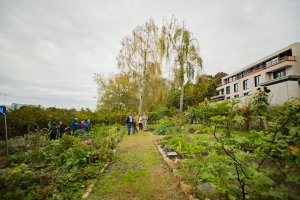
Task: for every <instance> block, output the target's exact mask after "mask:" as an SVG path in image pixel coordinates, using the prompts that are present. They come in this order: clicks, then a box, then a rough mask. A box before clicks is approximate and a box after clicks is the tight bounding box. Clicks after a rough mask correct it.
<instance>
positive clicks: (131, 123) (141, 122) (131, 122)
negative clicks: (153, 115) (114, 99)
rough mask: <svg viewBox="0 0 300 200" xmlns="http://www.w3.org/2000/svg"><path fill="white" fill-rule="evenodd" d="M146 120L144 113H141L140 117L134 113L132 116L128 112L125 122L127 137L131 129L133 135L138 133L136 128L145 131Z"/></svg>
mask: <svg viewBox="0 0 300 200" xmlns="http://www.w3.org/2000/svg"><path fill="white" fill-rule="evenodd" d="M147 120H148V115H147V113H146V112H143V114H142V115H138V114H137V113H136V112H135V113H134V114H133V115H132V114H131V112H129V113H128V115H127V117H126V121H125V122H126V126H127V133H128V135H130V133H131V129H132V133H133V134H135V132H138V129H137V127H138V128H139V130H140V131H146V130H147Z"/></svg>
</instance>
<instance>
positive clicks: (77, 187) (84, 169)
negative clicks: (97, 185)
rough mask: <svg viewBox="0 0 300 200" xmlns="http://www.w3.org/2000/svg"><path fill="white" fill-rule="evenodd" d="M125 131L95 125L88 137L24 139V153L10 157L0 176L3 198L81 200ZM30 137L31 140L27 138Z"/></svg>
mask: <svg viewBox="0 0 300 200" xmlns="http://www.w3.org/2000/svg"><path fill="white" fill-rule="evenodd" d="M123 133H124V130H122V131H119V132H115V130H114V127H108V126H95V127H94V128H93V129H92V130H91V131H90V132H89V133H88V134H87V135H85V136H81V137H75V136H70V135H64V136H63V137H62V138H61V139H59V140H54V141H53V140H51V141H50V140H49V139H48V136H45V135H43V134H31V135H29V136H25V137H24V138H23V139H24V141H25V140H27V141H30V142H29V143H28V145H26V146H24V147H23V151H21V152H17V153H15V154H13V155H10V156H9V157H8V159H7V160H6V162H5V165H6V167H7V171H5V172H4V174H1V175H0V176H1V177H0V186H1V191H0V198H1V199H79V198H80V197H81V196H82V194H83V193H84V191H85V189H86V187H87V186H88V180H90V179H93V178H96V177H97V175H98V174H99V172H100V170H101V168H103V166H104V164H105V163H106V162H107V161H108V160H110V159H111V158H112V156H113V149H114V148H115V147H116V145H117V143H118V142H119V141H120V139H121V136H122V134H123ZM28 138H29V139H28ZM17 140H21V138H17Z"/></svg>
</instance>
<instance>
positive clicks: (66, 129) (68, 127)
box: [65, 126, 71, 135]
mask: <svg viewBox="0 0 300 200" xmlns="http://www.w3.org/2000/svg"><path fill="white" fill-rule="evenodd" d="M65 133H66V134H67V135H70V134H71V127H70V126H67V127H66V128H65Z"/></svg>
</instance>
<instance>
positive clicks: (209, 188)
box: [197, 182, 215, 196]
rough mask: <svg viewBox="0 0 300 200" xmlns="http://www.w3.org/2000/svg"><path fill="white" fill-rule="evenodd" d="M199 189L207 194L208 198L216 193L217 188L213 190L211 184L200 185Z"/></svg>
mask: <svg viewBox="0 0 300 200" xmlns="http://www.w3.org/2000/svg"><path fill="white" fill-rule="evenodd" d="M197 189H198V190H199V191H200V192H202V193H203V194H205V195H206V196H209V194H211V193H213V192H214V191H215V188H213V187H212V186H211V185H210V183H209V182H206V183H202V184H199V185H198V186H197Z"/></svg>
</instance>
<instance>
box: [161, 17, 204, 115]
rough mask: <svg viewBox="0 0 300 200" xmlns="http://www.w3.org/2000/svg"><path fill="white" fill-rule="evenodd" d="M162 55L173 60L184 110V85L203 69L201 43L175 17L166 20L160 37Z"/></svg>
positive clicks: (181, 107) (181, 104)
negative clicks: (200, 52) (200, 53)
mask: <svg viewBox="0 0 300 200" xmlns="http://www.w3.org/2000/svg"><path fill="white" fill-rule="evenodd" d="M160 50H161V56H162V57H165V58H166V59H167V60H169V61H170V60H173V63H174V73H175V80H176V81H178V84H179V87H180V90H181V93H180V111H181V112H182V111H183V99H184V86H185V82H186V81H187V82H190V81H191V80H192V79H193V78H194V77H195V72H197V69H202V58H201V57H200V55H199V43H198V41H197V39H196V38H194V37H193V34H192V33H191V32H190V31H189V30H188V29H187V28H186V27H185V24H184V23H183V24H180V23H179V22H178V20H177V19H176V18H175V17H172V19H171V20H170V21H169V22H168V21H166V20H165V22H164V25H163V27H162V34H161V38H160Z"/></svg>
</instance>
